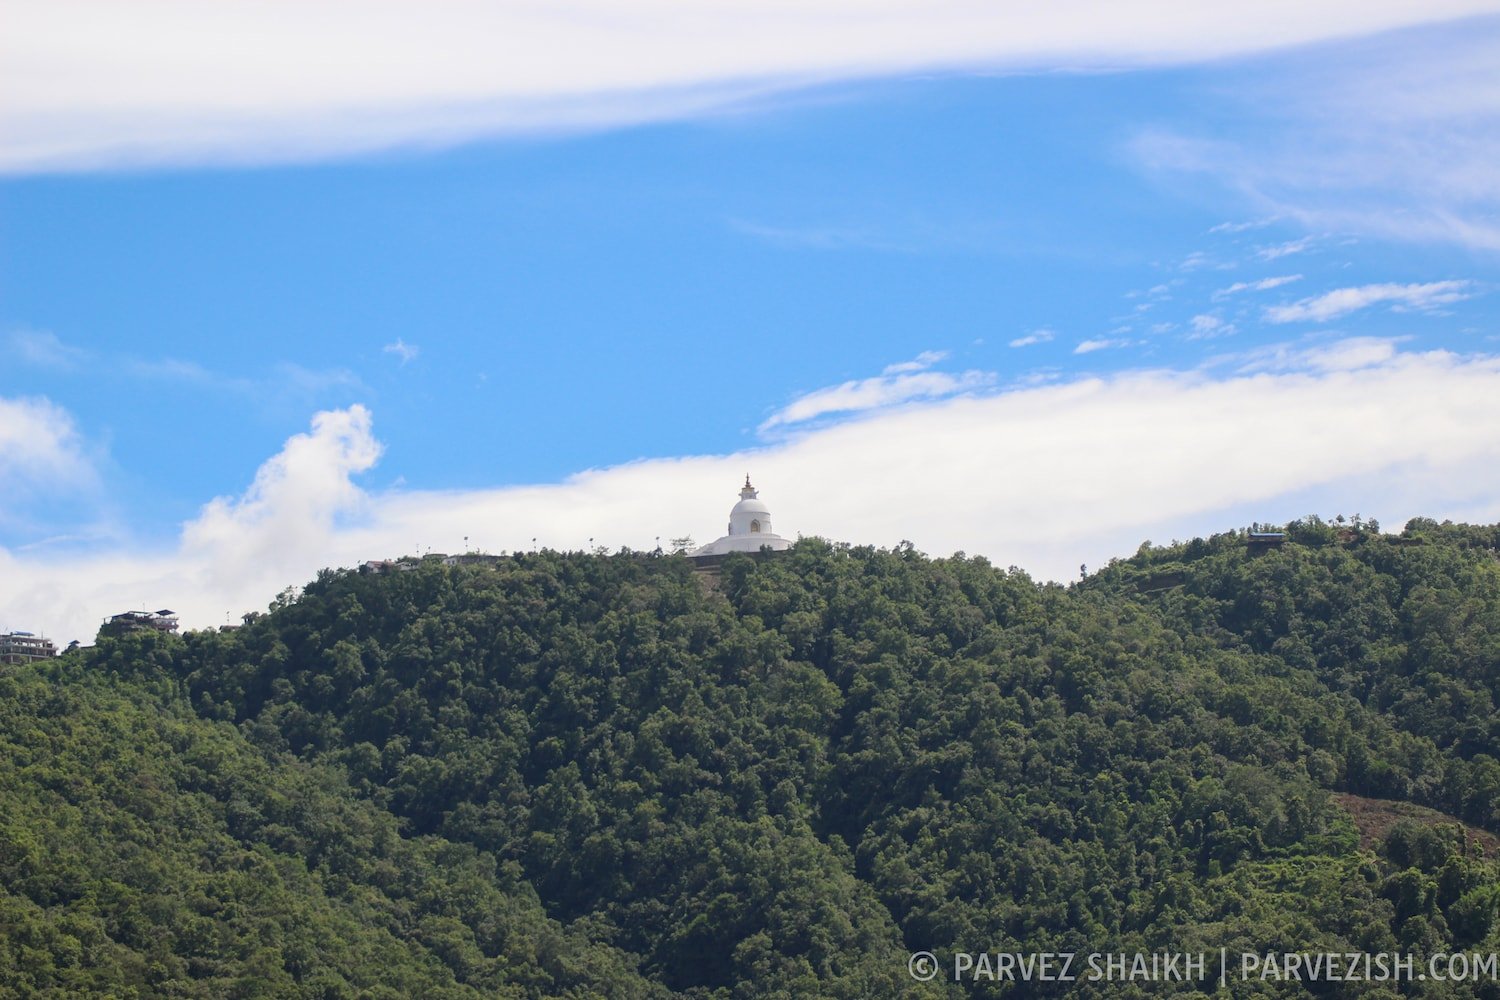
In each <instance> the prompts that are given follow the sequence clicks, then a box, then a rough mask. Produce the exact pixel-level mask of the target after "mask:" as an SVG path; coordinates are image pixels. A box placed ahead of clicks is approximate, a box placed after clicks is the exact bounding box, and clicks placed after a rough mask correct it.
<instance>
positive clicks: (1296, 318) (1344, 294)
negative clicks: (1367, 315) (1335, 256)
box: [1266, 281, 1470, 323]
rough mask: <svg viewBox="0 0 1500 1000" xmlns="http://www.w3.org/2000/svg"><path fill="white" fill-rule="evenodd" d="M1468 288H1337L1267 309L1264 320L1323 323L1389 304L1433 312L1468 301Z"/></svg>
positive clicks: (1455, 284) (1457, 284)
mask: <svg viewBox="0 0 1500 1000" xmlns="http://www.w3.org/2000/svg"><path fill="white" fill-rule="evenodd" d="M1469 286H1470V282H1467V281H1430V282H1427V283H1426V284H1420V285H1396V284H1379V285H1360V286H1358V287H1356V288H1336V289H1334V290H1333V291H1331V292H1325V293H1324V294H1322V295H1315V296H1313V297H1311V298H1306V299H1302V300H1301V301H1300V302H1293V303H1291V304H1289V305H1283V306H1270V307H1268V308H1267V309H1266V319H1268V320H1269V321H1271V322H1272V323H1298V322H1305V321H1311V322H1316V323H1326V322H1327V321H1329V320H1331V319H1337V318H1339V317H1340V316H1347V315H1348V314H1349V313H1352V312H1356V311H1358V310H1360V309H1367V308H1369V307H1370V306H1374V305H1380V304H1382V303H1390V304H1391V305H1393V306H1394V307H1397V308H1407V309H1434V308H1436V307H1438V306H1443V305H1450V304H1452V303H1454V302H1459V301H1461V300H1463V299H1466V298H1468V297H1469V295H1470V293H1469V292H1468V291H1467V289H1468V288H1469Z"/></svg>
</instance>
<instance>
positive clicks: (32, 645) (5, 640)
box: [0, 632, 57, 663]
mask: <svg viewBox="0 0 1500 1000" xmlns="http://www.w3.org/2000/svg"><path fill="white" fill-rule="evenodd" d="M56 655H57V647H56V646H54V645H53V644H52V640H51V639H48V638H46V637H45V636H40V635H37V634H36V633H34V632H7V633H5V634H4V635H0V663H29V662H31V661H32V660H50V659H52V658H53V657H54V656H56Z"/></svg>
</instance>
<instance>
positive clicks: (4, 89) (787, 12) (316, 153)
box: [0, 0, 1491, 172]
mask: <svg viewBox="0 0 1500 1000" xmlns="http://www.w3.org/2000/svg"><path fill="white" fill-rule="evenodd" d="M1490 6H1491V5H1490V4H1489V3H1488V2H1486V0H1434V2H1432V3H1429V4H1425V5H1423V6H1422V7H1421V8H1414V7H1413V6H1412V5H1411V4H1409V3H1405V2H1402V0H1327V2H1324V3H1318V4H1307V3H1302V2H1298V0H1265V2H1264V3H1262V4H1261V5H1260V7H1258V8H1257V16H1256V17H1255V18H1253V19H1251V20H1249V21H1247V20H1246V19H1244V18H1242V17H1239V16H1238V15H1237V14H1235V12H1233V11H1231V10H1228V9H1224V8H1221V7H1219V6H1217V5H1188V6H1183V5H1181V4H1174V3H1168V2H1165V0H1131V2H1125V3H1118V4H1113V5H1106V6H1102V7H1101V6H1099V5H1097V4H1082V3H1079V2H1073V0H1069V2H1063V3H1057V4H1051V5H1043V6H1034V5H1033V6H1018V5H1014V4H993V3H979V2H974V0H941V2H938V3H932V2H927V0H811V2H798V3H792V2H788V0H772V2H769V3H768V2H764V0H757V2H751V0H724V2H718V3H713V4H701V3H694V2H691V0H645V2H642V3H636V4H633V5H627V6H622V5H620V4H617V3H611V2H608V0H576V2H573V3H569V4H565V5H561V6H557V5H552V6H549V5H539V4H514V3H511V4H501V3H484V2H480V0H428V2H426V3H423V4H421V5H413V4H410V3H403V2H398V0H363V2H360V3H357V4H356V3H352V2H350V0H300V2H298V3H259V2H253V0H218V2H215V3H211V4H205V3H200V2H193V0H137V2H134V3H129V4H124V3H119V2H117V0H10V2H9V3H8V4H7V9H6V31H5V32H4V33H3V34H0V93H4V94H5V95H6V100H5V101H4V103H3V106H0V133H3V134H4V135H5V136H6V137H7V140H6V143H5V146H4V153H3V154H0V170H4V171H9V172H25V171H37V170H55V169H90V168H98V167H110V166H119V165H126V164H143V163H199V162H225V161H229V162H267V161H286V160H299V159H307V158H317V157H326V156H339V155H346V154H349V153H357V152H361V151H366V150H372V149H382V148H390V147H393V146H431V145H440V144H449V143H454V142H460V141H464V140H468V139H472V138H475V137H479V136H487V135H497V134H505V133H515V132H522V131H536V130H545V129H559V128H580V127H585V128H586V127H597V126H601V125H611V124H619V123H622V122H639V121H648V120H653V119H659V118H663V117H669V116H670V117H676V116H682V115H690V114H702V113H705V112H707V111H712V110H715V109H722V108H724V107H726V106H728V105H732V104H734V103H735V102H738V101H744V100H746V99H748V98H754V97H756V96H758V95H764V94H768V93H775V92H777V91H779V90H785V89H787V88H789V87H796V86H805V85H808V84H814V83H820V82H827V81H830V80H836V79H855V78H863V77H870V76H875V75H884V74H893V73H907V72H912V71H918V70H930V69H941V68H948V69H960V70H963V69H972V68H984V69H996V68H1000V69H1030V68H1059V67H1061V68H1079V67H1095V68H1097V67H1120V66H1135V65H1145V64H1161V63H1178V62H1185V61H1195V60H1203V59H1213V58H1218V57H1222V56H1226V55H1230V54H1236V53H1247V52H1254V51H1260V50H1265V49H1272V48H1279V47H1283V46H1288V45H1296V44H1300V43H1305V42H1310V41H1314V40H1318V39H1326V38H1338V37H1346V36H1349V35H1356V34H1365V33H1371V32H1378V31H1382V30H1385V29H1390V28H1395V27H1399V26H1403V25H1411V24H1420V23H1426V22H1431V21H1435V20H1442V19H1446V18H1452V17H1458V16H1463V15H1465V14H1470V13H1476V12H1482V11H1485V10H1487V9H1489V8H1490Z"/></svg>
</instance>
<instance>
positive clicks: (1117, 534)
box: [0, 341, 1500, 640]
mask: <svg viewBox="0 0 1500 1000" xmlns="http://www.w3.org/2000/svg"><path fill="white" fill-rule="evenodd" d="M1497 395H1500V358H1496V357H1470V358H1460V357H1457V356H1455V355H1452V354H1447V353H1443V352H1433V353H1420V354H1419V353H1406V352H1401V351H1399V350H1397V349H1396V346H1395V345H1394V344H1393V343H1391V342H1384V343H1377V342H1370V341H1349V342H1341V343H1339V344H1333V345H1324V346H1322V347H1314V348H1311V349H1303V350H1301V351H1300V353H1299V352H1298V351H1289V352H1287V354H1286V356H1285V358H1284V359H1283V361H1282V362H1281V363H1280V365H1279V367H1262V368H1261V369H1259V370H1257V371H1254V372H1248V373H1246V374H1243V375H1234V376H1230V377H1225V378H1215V377H1211V376H1209V375H1208V374H1205V373H1204V372H1173V371H1150V372H1131V373H1125V374H1120V375H1115V376H1111V377H1108V378H1090V379H1085V380H1081V381H1074V382H1068V383H1063V384H1053V385H1040V386H1033V387H1023V388H1015V389H1011V390H1008V391H1003V392H996V393H991V394H985V395H979V396H961V397H957V398H952V399H946V400H941V401H937V402H930V403H925V404H919V405H910V406H905V407H900V408H897V409H892V410H887V411H884V412H881V413H876V414H870V415H867V416H865V417H864V418H862V419H859V420H854V421H847V422H843V423H839V424H835V425H832V426H828V427H824V428H822V429H819V430H814V431H809V432H807V433H805V434H801V435H798V436H796V437H794V438H791V439H789V440H787V441H783V442H780V443H778V444H776V445H774V446H771V447H766V448H759V449H754V450H750V451H742V452H737V453H734V454H729V455H718V456H692V457H684V458H675V459H659V460H651V461H641V462H633V463H629V464H626V465H621V466H617V467H614V468H608V469H601V470H592V471H589V472H584V473H580V474H578V475H575V476H572V477H570V478H569V479H567V480H565V481H564V482H561V483H557V484H553V485H538V486H525V487H515V488H504V489H491V490H471V491H461V492H433V491H416V490H396V491H390V492H369V491H367V490H364V489H361V488H360V487H359V486H358V485H357V484H356V483H355V482H354V479H353V477H355V476H357V475H358V474H359V473H360V472H362V471H363V470H366V469H368V468H369V467H370V466H371V464H372V463H373V462H374V461H375V460H376V458H377V456H378V454H379V449H380V445H379V443H378V441H377V440H376V439H375V437H374V433H373V429H372V426H371V422H370V416H369V414H368V413H367V412H365V411H364V410H363V409H361V408H358V407H353V408H350V409H347V410H340V411H332V412H329V413H324V414H321V415H319V417H317V418H316V419H315V421H314V426H313V430H312V431H311V433H309V434H303V435H298V436H296V437H294V438H293V439H292V440H291V441H289V442H288V443H287V446H286V447H285V448H284V449H283V450H282V452H281V453H280V454H279V455H277V456H276V457H275V458H273V459H272V460H271V461H269V462H267V463H266V464H265V465H264V466H263V467H262V469H261V471H260V473H259V474H258V475H257V476H256V478H255V483H254V485H253V486H252V487H251V488H250V489H249V490H248V491H247V492H246V494H245V495H244V496H243V497H240V498H237V499H220V500H215V501H213V502H212V503H210V504H208V505H207V506H206V507H205V508H204V510H203V512H202V513H201V514H200V515H199V517H198V518H196V519H195V520H194V521H192V522H190V523H189V524H188V525H187V526H186V527H185V528H184V531H183V534H182V539H181V541H180V543H179V544H178V545H177V546H176V547H175V548H172V549H168V550H159V551H158V550H148V551H107V552H96V553H93V554H73V555H68V554H65V553H62V554H60V553H50V554H48V556H47V557H45V558H43V557H41V556H39V555H32V554H18V553H7V552H4V551H3V550H0V607H4V608H5V609H6V610H7V614H8V616H9V618H8V621H7V624H8V625H10V626H11V627H17V628H26V627H28V626H30V627H33V628H36V629H45V630H47V631H48V632H49V633H50V634H52V635H54V636H56V637H59V638H62V639H69V638H73V637H74V636H78V637H80V638H83V639H85V640H86V639H88V638H89V637H90V636H91V635H92V634H93V631H94V629H95V628H96V627H97V624H98V621H99V619H100V618H101V617H102V616H104V615H106V614H109V613H112V612H115V611H119V610H123V609H125V608H127V607H131V606H134V605H136V604H138V603H140V602H141V601H142V600H144V601H145V602H146V603H148V604H149V605H151V606H152V607H170V608H174V609H176V610H178V611H180V612H182V613H183V615H184V618H185V621H186V622H187V623H189V624H191V625H214V624H218V623H221V622H223V621H224V616H225V613H226V612H231V613H232V614H233V615H235V616H238V615H239V614H240V613H242V612H243V611H245V610H251V609H260V608H263V607H264V606H265V604H266V603H267V602H268V601H269V600H270V599H271V597H272V596H273V595H274V594H275V593H277V592H278V591H279V590H281V589H282V588H283V587H284V586H286V585H288V584H295V583H301V582H305V581H306V580H308V579H310V578H311V576H312V575H313V574H314V573H315V572H316V571H317V569H318V568H320V567H322V566H329V565H333V566H339V565H343V566H353V565H357V564H358V563H359V562H361V561H363V560H365V559H370V558H378V557H386V556H394V555H398V554H401V553H410V552H413V551H416V550H418V549H419V548H422V547H431V548H433V549H436V550H446V551H454V550H456V549H458V548H459V547H460V546H461V544H462V539H463V537H464V536H466V535H467V536H469V538H470V539H471V544H473V545H476V546H479V547H482V548H484V549H487V550H489V551H492V552H499V551H506V550H513V549H525V548H529V547H530V545H531V539H532V537H533V536H535V537H536V538H537V539H538V541H539V544H541V545H544V546H551V547H555V548H571V549H578V548H582V547H584V545H585V544H586V543H587V539H588V538H590V537H593V538H595V539H597V540H598V541H599V542H601V543H603V544H607V545H609V546H611V547H615V546H620V545H629V546H631V547H634V548H638V549H649V548H651V546H652V545H653V544H654V543H655V538H656V537H657V536H660V537H662V538H668V537H673V536H676V535H681V534H692V535H694V536H698V537H712V536H713V535H714V534H715V533H716V531H717V526H718V525H719V523H720V522H721V521H722V518H723V514H724V512H725V510H726V509H727V508H728V506H729V505H730V504H732V503H733V501H734V489H735V487H736V486H737V484H738V482H739V481H740V479H741V478H742V477H743V476H744V474H745V472H746V471H749V472H751V473H752V474H753V475H754V477H755V480H756V482H757V484H759V485H760V486H761V488H762V491H763V492H762V496H763V497H764V498H765V499H766V500H767V502H768V503H769V504H770V505H771V507H772V508H773V510H774V511H775V514H776V521H777V524H778V526H780V530H782V531H783V532H784V533H787V534H795V533H798V532H801V533H805V534H818V535H823V536H826V537H830V538H833V539H837V540H845V541H852V542H859V543H874V544H881V545H890V544H894V543H895V542H896V541H898V540H900V539H903V538H908V539H911V540H912V541H913V542H915V543H916V544H917V546H918V547H920V548H922V549H924V550H926V551H929V552H933V553H937V554H944V553H948V552H952V551H954V550H957V549H962V550H965V551H967V552H970V553H976V554H983V555H986V556H988V557H989V558H990V559H991V560H992V561H994V562H996V563H998V564H1000V565H1010V564H1013V565H1018V566H1021V567H1023V568H1026V569H1027V570H1029V571H1031V572H1032V573H1033V574H1036V575H1039V576H1042V577H1047V578H1053V579H1068V578H1071V576H1072V574H1073V573H1074V572H1075V571H1076V567H1077V566H1078V564H1079V563H1080V562H1086V563H1088V564H1090V565H1095V564H1098V563H1101V562H1103V561H1106V560H1107V559H1108V558H1109V557H1111V556H1116V555H1125V554H1129V553H1130V552H1133V551H1134V550H1135V549H1136V547H1137V546H1138V545H1139V543H1140V542H1141V541H1142V540H1143V539H1146V538H1150V539H1154V540H1156V541H1159V542H1160V541H1166V540H1168V539H1170V538H1173V537H1177V538H1184V537H1191V536H1192V535H1193V534H1203V533H1208V532H1211V531H1215V530H1222V529H1224V528H1228V527H1233V526H1236V525H1242V524H1247V523H1249V522H1250V521H1252V520H1258V521H1282V520H1286V519H1290V518H1293V517H1297V516H1300V515H1302V514H1305V513H1309V512H1318V513H1323V514H1332V513H1337V512H1344V513H1352V512H1354V511H1356V510H1357V511H1360V512H1362V513H1365V514H1367V515H1374V516H1376V517H1378V518H1380V520H1382V521H1383V522H1386V523H1387V525H1389V526H1399V525H1400V524H1401V523H1402V522H1403V521H1404V520H1405V519H1406V518H1408V517H1411V516H1415V515H1418V514H1424V515H1430V516H1434V517H1439V518H1442V517H1454V518H1467V519H1471V520H1483V521H1489V520H1496V519H1500V499H1497V498H1500V438H1497V437H1496V436H1495V435H1494V434H1491V433H1489V432H1488V430H1489V428H1490V426H1491V425H1492V424H1493V417H1494V400H1495V398H1496V397H1497ZM1249 442H1255V443H1257V444H1259V445H1261V447H1243V446H1242V445H1244V444H1247V443H1249Z"/></svg>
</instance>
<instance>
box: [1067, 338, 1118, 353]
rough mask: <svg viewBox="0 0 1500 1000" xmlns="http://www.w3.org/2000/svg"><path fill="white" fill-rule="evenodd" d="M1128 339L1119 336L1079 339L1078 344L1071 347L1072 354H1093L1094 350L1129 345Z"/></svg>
mask: <svg viewBox="0 0 1500 1000" xmlns="http://www.w3.org/2000/svg"><path fill="white" fill-rule="evenodd" d="M1129 346H1130V341H1128V340H1123V339H1119V338H1110V337H1096V338H1094V339H1092V340H1081V341H1079V342H1078V346H1077V347H1075V348H1073V353H1074V354H1093V353H1094V352H1095V351H1105V350H1109V349H1110V348H1113V347H1129Z"/></svg>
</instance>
